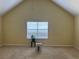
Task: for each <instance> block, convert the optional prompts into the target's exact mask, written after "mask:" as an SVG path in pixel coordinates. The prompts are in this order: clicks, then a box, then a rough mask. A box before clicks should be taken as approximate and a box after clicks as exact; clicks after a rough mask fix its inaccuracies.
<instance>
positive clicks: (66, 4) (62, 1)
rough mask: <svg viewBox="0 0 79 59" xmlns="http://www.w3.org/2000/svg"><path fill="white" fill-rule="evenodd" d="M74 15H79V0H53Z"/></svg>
mask: <svg viewBox="0 0 79 59" xmlns="http://www.w3.org/2000/svg"><path fill="white" fill-rule="evenodd" d="M52 1H53V2H55V3H56V4H58V5H59V6H61V7H63V8H64V9H65V10H67V11H68V12H69V13H71V14H72V15H74V16H76V15H79V0H52Z"/></svg>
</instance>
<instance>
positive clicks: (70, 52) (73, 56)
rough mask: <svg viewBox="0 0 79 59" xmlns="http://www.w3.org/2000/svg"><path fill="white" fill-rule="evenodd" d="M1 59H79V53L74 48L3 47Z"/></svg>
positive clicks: (0, 50)
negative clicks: (39, 50) (37, 49)
mask: <svg viewBox="0 0 79 59" xmlns="http://www.w3.org/2000/svg"><path fill="white" fill-rule="evenodd" d="M0 59H79V51H78V50H76V49H74V48H57V47H41V52H40V53H37V51H36V48H30V47H28V48H27V47H2V48H0Z"/></svg>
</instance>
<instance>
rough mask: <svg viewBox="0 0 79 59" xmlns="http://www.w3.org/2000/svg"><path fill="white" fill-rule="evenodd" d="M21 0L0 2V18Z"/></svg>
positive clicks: (0, 0) (2, 0) (3, 0)
mask: <svg viewBox="0 0 79 59" xmlns="http://www.w3.org/2000/svg"><path fill="white" fill-rule="evenodd" d="M22 1H23V0H0V16H2V15H4V14H5V13H6V12H8V11H9V10H11V9H12V8H13V7H15V6H16V5H18V4H19V3H21V2H22Z"/></svg>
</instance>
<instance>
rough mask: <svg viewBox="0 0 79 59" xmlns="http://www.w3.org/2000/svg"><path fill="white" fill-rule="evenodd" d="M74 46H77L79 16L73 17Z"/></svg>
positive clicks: (78, 41) (78, 42)
mask: <svg viewBox="0 0 79 59" xmlns="http://www.w3.org/2000/svg"><path fill="white" fill-rule="evenodd" d="M75 47H76V48H79V16H76V17H75Z"/></svg>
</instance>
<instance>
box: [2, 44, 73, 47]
mask: <svg viewBox="0 0 79 59" xmlns="http://www.w3.org/2000/svg"><path fill="white" fill-rule="evenodd" d="M3 46H29V45H27V44H3ZM43 46H47V47H73V46H72V45H43Z"/></svg>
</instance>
